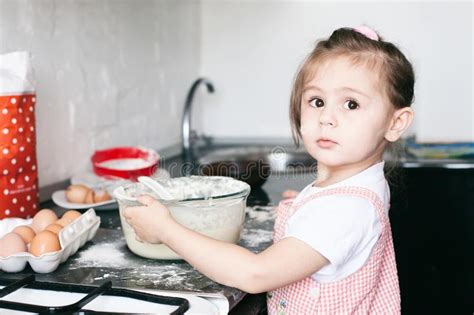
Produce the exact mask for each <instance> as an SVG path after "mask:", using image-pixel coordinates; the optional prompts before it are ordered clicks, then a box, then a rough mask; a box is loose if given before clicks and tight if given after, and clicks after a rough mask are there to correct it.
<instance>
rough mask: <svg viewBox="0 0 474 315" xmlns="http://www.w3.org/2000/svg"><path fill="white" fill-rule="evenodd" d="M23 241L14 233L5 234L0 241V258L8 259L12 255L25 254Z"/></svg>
mask: <svg viewBox="0 0 474 315" xmlns="http://www.w3.org/2000/svg"><path fill="white" fill-rule="evenodd" d="M27 251H28V247H26V243H25V241H23V239H22V238H21V236H20V235H18V234H16V233H12V232H10V233H7V234H5V235H4V236H3V237H2V238H1V239H0V257H3V258H5V257H8V256H11V255H13V254H17V253H22V252H27Z"/></svg>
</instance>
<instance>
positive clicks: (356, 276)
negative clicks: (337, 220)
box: [267, 187, 400, 315]
mask: <svg viewBox="0 0 474 315" xmlns="http://www.w3.org/2000/svg"><path fill="white" fill-rule="evenodd" d="M338 194H339V195H355V196H359V197H363V198H366V199H367V200H369V201H370V202H372V203H373V204H374V206H375V208H376V209H377V215H378V216H379V219H380V222H381V226H382V232H381V235H380V238H379V240H378V241H377V242H376V244H375V246H374V249H373V251H372V254H371V255H370V257H369V259H368V260H367V262H366V263H365V265H364V266H363V267H362V268H361V269H359V270H358V271H356V272H355V273H353V274H352V275H350V276H348V277H347V278H344V279H342V280H339V281H336V282H332V283H318V282H317V281H315V280H314V279H313V278H312V277H311V276H309V277H307V278H305V279H303V280H300V281H298V282H295V283H292V284H289V285H287V286H285V287H282V288H279V289H276V290H274V291H271V292H269V293H268V295H267V306H268V313H269V314H297V315H301V314H400V289H399V287H398V276H397V267H396V264H395V252H394V249H393V240H392V231H391V229H390V221H389V219H388V216H387V215H386V214H385V212H384V206H383V203H382V201H381V200H380V198H379V197H378V196H377V194H375V193H374V192H373V191H370V190H368V189H365V188H360V187H338V188H331V189H328V190H325V191H322V192H319V193H316V194H314V195H311V196H308V197H306V198H305V199H303V200H301V201H300V202H298V203H294V204H293V200H283V201H281V202H280V204H279V205H278V207H277V209H276V211H277V219H276V221H275V234H274V242H278V241H279V240H280V239H281V238H282V237H283V236H284V232H285V225H286V222H287V221H288V219H289V218H290V217H291V216H292V215H293V214H294V213H295V212H296V211H298V209H300V208H301V206H303V205H304V204H305V203H307V202H309V201H311V200H313V199H315V198H319V197H322V196H328V195H338Z"/></svg>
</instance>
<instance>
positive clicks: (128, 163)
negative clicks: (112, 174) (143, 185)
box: [98, 158, 152, 170]
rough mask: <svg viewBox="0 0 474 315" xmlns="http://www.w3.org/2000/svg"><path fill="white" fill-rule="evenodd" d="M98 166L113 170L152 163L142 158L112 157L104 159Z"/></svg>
mask: <svg viewBox="0 0 474 315" xmlns="http://www.w3.org/2000/svg"><path fill="white" fill-rule="evenodd" d="M98 165H99V166H100V167H103V168H110V169H115V170H136V169H141V168H145V167H149V166H151V165H152V162H151V161H147V160H144V159H140V158H136V159H132V158H130V159H114V160H108V161H104V162H101V163H99V164H98Z"/></svg>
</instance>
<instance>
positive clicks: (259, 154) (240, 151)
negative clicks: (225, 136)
mask: <svg viewBox="0 0 474 315" xmlns="http://www.w3.org/2000/svg"><path fill="white" fill-rule="evenodd" d="M198 164H199V173H200V174H203V175H221V176H232V177H235V178H237V179H240V180H243V181H246V182H247V183H249V184H250V185H251V186H253V187H256V186H260V185H262V184H263V183H264V182H265V180H266V179H267V177H268V176H269V175H270V174H272V173H273V174H275V173H278V174H282V173H305V172H313V171H315V169H316V161H315V160H314V159H313V158H312V157H311V156H310V155H308V154H307V153H306V152H305V151H303V150H302V149H300V150H298V149H295V148H288V147H283V146H235V147H230V148H222V149H217V150H212V151H210V152H208V153H206V154H204V155H203V156H201V157H200V158H199V159H198Z"/></svg>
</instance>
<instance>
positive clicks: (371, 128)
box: [301, 56, 394, 168]
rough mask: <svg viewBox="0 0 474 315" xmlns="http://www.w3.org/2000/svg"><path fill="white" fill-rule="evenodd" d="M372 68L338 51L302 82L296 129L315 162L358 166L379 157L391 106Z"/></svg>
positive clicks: (388, 122) (388, 124)
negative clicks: (337, 54)
mask: <svg viewBox="0 0 474 315" xmlns="http://www.w3.org/2000/svg"><path fill="white" fill-rule="evenodd" d="M374 69H376V68H374ZM374 69H372V68H369V67H368V66H367V65H364V64H354V63H353V62H352V61H351V60H350V59H349V58H348V57H345V56H341V57H338V58H335V59H328V60H326V61H325V62H323V63H322V64H320V65H319V66H318V70H317V71H316V73H315V76H314V78H312V79H311V80H310V81H309V82H308V83H307V84H306V86H305V88H304V91H303V95H302V101H301V134H302V138H303V143H304V146H305V148H306V150H307V151H308V152H309V154H311V156H312V157H314V158H315V159H316V160H317V161H318V167H319V166H326V167H332V168H335V167H336V168H337V167H350V166H356V167H357V166H361V165H365V164H367V163H369V165H371V164H373V163H375V162H378V161H380V160H381V158H382V154H383V150H384V148H385V145H386V143H387V141H386V140H385V134H386V132H387V130H388V129H389V127H390V121H391V117H392V114H393V112H394V109H393V107H392V105H391V104H390V102H389V100H388V97H387V96H386V94H385V93H384V91H383V88H382V84H381V83H380V82H379V77H378V71H374Z"/></svg>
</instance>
